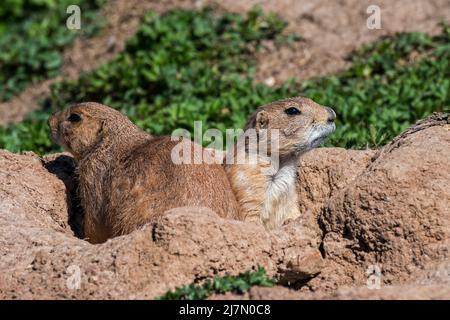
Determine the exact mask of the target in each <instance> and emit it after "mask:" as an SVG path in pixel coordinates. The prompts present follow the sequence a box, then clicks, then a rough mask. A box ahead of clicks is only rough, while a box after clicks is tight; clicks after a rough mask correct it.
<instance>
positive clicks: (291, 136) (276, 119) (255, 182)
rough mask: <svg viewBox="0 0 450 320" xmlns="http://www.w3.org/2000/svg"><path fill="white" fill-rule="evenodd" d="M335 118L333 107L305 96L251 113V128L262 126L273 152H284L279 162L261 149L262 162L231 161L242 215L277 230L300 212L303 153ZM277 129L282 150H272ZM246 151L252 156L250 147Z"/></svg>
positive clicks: (259, 137) (258, 157)
mask: <svg viewBox="0 0 450 320" xmlns="http://www.w3.org/2000/svg"><path fill="white" fill-rule="evenodd" d="M335 118H336V114H335V112H334V111H333V109H331V108H329V107H323V106H321V105H319V104H317V103H315V102H314V101H312V100H311V99H308V98H304V97H296V98H289V99H285V100H280V101H276V102H273V103H270V104H268V105H265V106H262V107H260V108H258V109H257V110H256V111H255V112H254V113H253V114H252V115H251V116H250V118H249V120H248V122H247V125H246V127H245V130H247V129H254V130H255V131H256V136H257V140H258V143H260V142H263V144H264V145H267V153H266V154H267V155H268V156H273V155H275V153H276V152H278V157H277V158H278V159H279V163H278V165H274V163H273V162H272V161H271V159H270V158H268V157H265V156H261V155H260V153H259V152H258V153H256V160H257V161H256V163H253V164H252V163H243V164H239V163H236V162H237V161H234V162H233V163H231V164H230V163H226V164H225V170H226V172H227V175H228V178H229V179H230V183H231V187H232V188H233V192H234V194H235V195H236V199H237V201H238V204H239V215H238V217H239V220H243V221H254V222H260V223H262V224H264V225H265V227H266V228H267V229H274V228H277V227H279V226H281V225H282V224H283V222H284V221H286V220H287V219H295V218H297V217H299V216H300V211H299V208H298V203H297V201H298V200H297V191H296V183H297V163H298V160H299V157H300V156H301V155H302V154H304V153H305V152H307V151H309V150H311V149H312V148H314V147H317V146H318V145H319V144H320V143H321V142H322V141H323V140H324V139H325V138H326V137H327V136H328V135H329V134H330V133H332V132H333V131H334V129H335V124H334V120H335ZM274 129H277V133H278V139H277V141H278V148H277V150H271V147H270V145H269V140H270V138H271V137H274V136H275V132H274ZM246 132H247V131H246ZM263 132H265V134H263ZM235 151H236V150H235ZM237 152H238V151H237ZM237 152H234V153H235V154H234V159H235V160H236V155H237ZM245 152H246V153H247V155H248V153H249V151H248V150H247V148H246V149H245Z"/></svg>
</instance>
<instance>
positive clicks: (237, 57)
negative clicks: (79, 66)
mask: <svg viewBox="0 0 450 320" xmlns="http://www.w3.org/2000/svg"><path fill="white" fill-rule="evenodd" d="M284 27H285V23H284V22H282V21H281V20H279V19H278V18H276V17H275V16H273V15H265V14H263V13H262V12H261V11H259V10H252V11H251V12H249V13H248V14H247V15H246V16H245V17H243V16H241V15H237V14H225V15H223V16H219V17H217V16H215V15H213V14H212V13H211V12H210V11H208V10H203V11H181V10H176V11H172V12H169V13H167V14H165V15H163V16H158V15H156V14H154V13H149V14H147V15H146V16H145V18H144V20H143V22H142V25H141V27H140V29H139V31H138V32H137V34H136V35H135V36H134V37H133V38H132V39H131V40H130V41H129V43H128V45H127V47H126V50H125V51H124V52H123V53H121V54H120V55H118V56H117V58H116V59H114V60H113V61H111V62H109V63H108V64H105V65H102V66H100V67H99V68H97V69H96V70H95V71H93V72H91V73H88V74H84V75H82V77H81V78H80V79H78V80H76V81H66V82H62V83H58V84H56V85H55V86H53V88H52V95H51V98H49V99H48V100H47V101H46V102H45V103H44V104H43V108H42V110H41V111H39V112H38V113H35V114H33V115H32V116H30V120H26V121H25V122H23V123H21V124H18V125H15V126H11V127H9V128H4V129H1V128H0V134H1V135H0V148H8V149H10V150H13V151H16V152H17V151H22V150H28V149H30V150H34V151H37V152H39V153H46V152H50V151H55V150H57V149H56V147H55V146H53V145H52V144H51V143H50V142H49V140H48V137H47V136H48V130H47V128H46V125H45V121H44V119H45V117H46V115H48V114H49V113H50V112H51V111H54V110H58V109H60V108H63V107H64V106H66V105H68V104H72V103H75V102H80V101H98V102H102V103H104V104H107V105H109V106H111V107H114V108H116V109H118V110H120V111H122V112H123V113H125V114H127V115H128V116H129V117H130V118H131V119H132V120H133V121H134V122H135V123H136V124H137V125H139V126H140V127H142V128H143V129H145V130H147V131H150V132H152V133H154V134H157V135H159V134H170V133H171V132H172V131H173V130H174V129H175V128H186V129H188V130H191V131H192V130H193V125H194V121H198V120H199V121H202V122H203V129H204V130H206V129H208V128H218V129H220V130H222V131H223V130H224V129H225V128H240V127H242V126H243V125H244V123H245V121H246V119H247V117H248V115H249V114H250V113H251V112H252V111H253V110H254V109H255V108H256V107H258V106H260V105H262V104H265V103H268V102H271V101H274V100H278V99H281V98H285V97H290V96H296V95H305V96H308V97H310V98H312V99H313V100H315V101H317V102H318V103H321V104H324V105H328V106H331V107H333V108H334V109H335V110H336V113H337V115H338V121H337V130H336V132H335V133H334V134H333V135H332V136H331V137H330V139H329V140H328V142H327V145H334V146H342V147H350V148H364V147H367V146H369V147H377V146H380V145H383V144H385V143H386V142H388V141H389V140H390V139H392V138H393V137H394V136H395V135H397V134H398V133H399V132H401V131H402V130H403V129H405V128H406V127H407V126H409V125H411V124H413V123H414V122H415V121H416V120H417V119H419V118H422V117H424V116H426V115H428V114H430V113H431V112H433V111H438V110H441V109H443V108H445V107H446V106H449V105H450V66H449V63H450V45H449V43H450V28H449V27H447V26H443V28H442V33H441V34H440V35H438V36H429V35H425V34H422V33H403V34H398V35H397V36H395V37H391V38H385V39H381V40H380V41H377V42H375V43H373V44H371V45H369V46H366V47H364V48H361V49H360V50H357V51H356V52H354V53H353V54H352V56H351V57H350V59H351V67H350V68H349V69H348V70H346V71H344V72H341V73H339V74H337V75H334V76H328V77H323V78H319V79H313V80H309V81H304V82H302V83H296V82H294V81H289V82H287V83H285V84H283V85H282V86H280V87H268V86H266V85H263V84H256V83H255V81H254V62H255V61H254V55H255V53H256V52H257V51H258V49H259V47H260V46H261V42H262V41H263V40H274V41H277V42H278V43H290V42H291V41H295V40H298V39H297V38H296V37H295V36H294V35H287V36H286V35H282V31H283V30H284ZM31 119H33V120H31Z"/></svg>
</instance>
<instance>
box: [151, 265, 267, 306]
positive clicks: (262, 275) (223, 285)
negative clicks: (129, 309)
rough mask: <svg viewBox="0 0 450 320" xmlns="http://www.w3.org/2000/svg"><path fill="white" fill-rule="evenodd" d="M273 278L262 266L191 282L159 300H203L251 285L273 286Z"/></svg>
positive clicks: (248, 287) (242, 291) (242, 289)
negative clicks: (197, 282) (243, 271)
mask: <svg viewBox="0 0 450 320" xmlns="http://www.w3.org/2000/svg"><path fill="white" fill-rule="evenodd" d="M275 283H276V281H275V279H270V278H268V277H267V274H266V271H265V270H264V268H261V267H260V268H259V269H258V271H256V272H250V271H247V272H245V273H240V274H239V275H238V276H224V277H217V276H216V277H214V279H213V281H211V280H209V279H207V280H206V281H205V282H204V283H203V285H201V286H200V285H196V284H195V283H192V284H190V285H188V286H184V287H179V288H176V289H175V291H169V292H167V293H166V294H165V295H163V296H162V297H160V298H159V299H160V300H203V299H206V298H208V297H209V296H210V295H212V294H224V293H227V292H232V293H240V294H242V293H245V292H247V291H248V290H249V289H250V288H251V287H253V286H260V287H273V285H274V284H275Z"/></svg>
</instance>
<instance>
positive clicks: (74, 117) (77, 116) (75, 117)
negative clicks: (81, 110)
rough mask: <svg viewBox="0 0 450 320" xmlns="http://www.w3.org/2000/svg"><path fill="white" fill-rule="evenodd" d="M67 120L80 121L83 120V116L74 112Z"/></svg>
mask: <svg viewBox="0 0 450 320" xmlns="http://www.w3.org/2000/svg"><path fill="white" fill-rule="evenodd" d="M67 121H70V122H80V121H81V116H80V115H79V114H76V113H72V114H71V115H70V116H69V117H68V118H67Z"/></svg>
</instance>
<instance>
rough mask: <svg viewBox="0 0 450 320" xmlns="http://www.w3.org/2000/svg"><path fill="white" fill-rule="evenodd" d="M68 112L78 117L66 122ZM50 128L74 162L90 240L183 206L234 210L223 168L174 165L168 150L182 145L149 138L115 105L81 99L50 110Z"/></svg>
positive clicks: (229, 214)
mask: <svg viewBox="0 0 450 320" xmlns="http://www.w3.org/2000/svg"><path fill="white" fill-rule="evenodd" d="M71 114H78V115H80V116H81V121H78V122H71V121H69V120H68V118H69V117H70V115H71ZM49 126H50V128H51V131H52V137H53V139H54V140H55V141H56V142H57V143H58V144H60V145H61V146H62V147H64V148H65V149H66V150H67V151H69V152H71V153H72V154H73V155H74V157H75V160H76V161H77V164H78V169H77V172H78V177H79V195H80V198H81V204H82V207H83V209H84V211H85V219H84V231H85V237H86V238H87V240H88V241H90V242H92V243H100V242H104V241H106V240H107V239H108V238H111V237H115V236H119V235H123V234H127V233H129V232H131V231H133V230H135V229H137V228H139V227H141V226H142V225H144V224H145V223H148V222H150V221H152V220H153V219H155V218H156V217H158V216H160V215H161V214H163V213H164V212H166V211H168V210H170V209H174V208H179V207H203V208H204V207H206V208H209V209H211V210H213V211H214V212H216V213H217V214H218V215H219V216H221V217H235V216H236V215H237V203H236V199H235V197H234V195H233V193H232V191H231V187H230V185H229V182H228V179H227V176H226V174H225V172H224V170H223V168H222V167H221V166H220V165H214V164H213V165H207V164H201V165H198V164H180V165H176V164H174V163H173V162H172V160H171V150H172V148H173V147H174V146H175V145H176V144H177V143H178V142H175V141H171V139H170V137H152V136H150V135H149V134H147V133H145V132H144V131H142V130H141V129H139V128H138V127H137V126H135V125H134V124H133V123H132V122H131V121H130V120H128V118H126V117H125V116H124V115H122V114H121V113H120V112H118V111H116V110H114V109H111V108H109V107H106V106H104V105H101V104H97V103H82V104H78V105H75V106H72V107H69V108H67V109H66V110H64V111H61V112H58V113H56V114H54V115H52V116H51V117H50V119H49ZM192 145H193V144H192Z"/></svg>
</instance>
